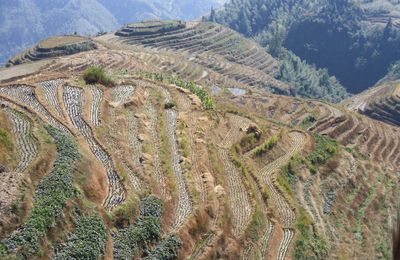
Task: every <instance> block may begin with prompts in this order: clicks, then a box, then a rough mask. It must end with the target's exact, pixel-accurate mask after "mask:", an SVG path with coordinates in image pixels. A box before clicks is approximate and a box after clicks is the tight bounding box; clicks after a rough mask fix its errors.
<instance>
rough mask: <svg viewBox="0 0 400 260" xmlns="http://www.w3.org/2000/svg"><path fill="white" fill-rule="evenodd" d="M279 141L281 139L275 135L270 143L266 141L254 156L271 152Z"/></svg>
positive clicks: (269, 140)
mask: <svg viewBox="0 0 400 260" xmlns="http://www.w3.org/2000/svg"><path fill="white" fill-rule="evenodd" d="M278 141H279V137H278V136H276V135H273V136H272V137H271V138H270V139H268V141H266V142H265V143H264V144H262V145H261V146H259V147H257V149H256V150H255V151H254V154H255V155H257V156H261V155H263V154H264V153H266V152H267V151H269V150H271V149H272V148H273V147H274V146H275V145H276V144H277V143H278Z"/></svg>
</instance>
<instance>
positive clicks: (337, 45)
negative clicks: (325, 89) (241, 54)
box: [207, 0, 400, 93]
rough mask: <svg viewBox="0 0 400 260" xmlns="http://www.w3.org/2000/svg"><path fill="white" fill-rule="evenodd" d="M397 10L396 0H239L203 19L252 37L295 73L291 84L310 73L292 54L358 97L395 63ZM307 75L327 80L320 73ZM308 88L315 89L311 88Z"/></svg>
mask: <svg viewBox="0 0 400 260" xmlns="http://www.w3.org/2000/svg"><path fill="white" fill-rule="evenodd" d="M399 10H400V5H399V2H398V1H397V0H396V1H350V0H311V1H302V0H301V1H293V0H272V1H264V0H239V1H231V2H230V3H227V4H226V5H225V8H224V9H223V10H221V11H218V12H215V11H213V12H212V13H211V15H210V16H209V17H208V18H207V19H209V20H211V21H216V22H218V23H222V24H225V25H228V26H230V27H231V28H233V29H235V30H237V31H239V32H241V33H242V34H244V35H246V36H249V37H255V38H256V39H257V40H258V41H259V42H260V43H261V44H262V45H263V46H265V47H267V48H268V50H269V51H270V53H272V54H273V55H275V56H276V57H279V58H280V59H281V60H283V61H284V62H283V64H284V66H285V68H283V69H284V70H287V69H288V68H289V70H291V74H293V75H296V77H295V78H296V79H297V80H294V83H295V84H298V85H299V84H302V83H301V82H299V80H298V79H299V78H302V77H308V76H307V73H305V72H308V71H310V69H309V66H308V65H307V64H306V63H303V65H302V66H300V67H298V66H295V64H294V63H293V61H294V60H297V59H296V57H295V56H294V55H293V54H292V53H294V54H295V55H297V56H299V57H300V58H301V59H304V60H306V61H307V63H308V64H316V67H317V68H327V69H328V71H329V73H330V74H331V75H334V76H336V77H337V78H338V79H339V81H340V82H341V83H342V85H344V86H345V87H346V88H347V90H348V91H349V92H351V93H358V92H361V91H362V90H364V89H366V88H368V87H371V86H373V85H374V84H375V83H376V82H377V81H378V80H379V79H381V78H382V77H384V76H385V74H386V73H387V71H388V68H389V67H390V65H391V64H392V63H394V62H395V61H397V60H399V59H400V50H399V48H398V47H396V46H399V44H400V32H399V17H400V15H399V13H400V12H399ZM287 50H290V52H288V51H287ZM291 52H292V53H291ZM287 63H289V64H290V65H289V66H287ZM285 64H286V65H285ZM303 67H305V68H307V69H303ZM311 75H315V76H313V78H314V77H315V79H321V78H324V77H327V75H325V72H322V71H321V72H320V73H315V72H314V74H311ZM317 75H320V76H319V77H318V76H317ZM292 78H293V77H292ZM283 79H284V80H285V78H283ZM292 81H293V80H292ZM317 81H318V80H315V82H317ZM333 82H335V81H334V80H333V81H332V84H334V83H333ZM303 85H304V84H303ZM332 86H333V85H332ZM310 88H311V89H313V90H318V87H317V86H314V85H312V84H311V85H310Z"/></svg>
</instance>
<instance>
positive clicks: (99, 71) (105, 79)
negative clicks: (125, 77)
mask: <svg viewBox="0 0 400 260" xmlns="http://www.w3.org/2000/svg"><path fill="white" fill-rule="evenodd" d="M83 79H84V80H85V82H86V84H89V85H93V84H102V85H104V86H113V85H114V82H113V80H112V79H111V78H110V77H109V76H108V75H107V73H106V71H105V70H104V69H103V68H100V67H97V66H91V67H89V68H88V69H87V70H86V71H85V72H84V74H83Z"/></svg>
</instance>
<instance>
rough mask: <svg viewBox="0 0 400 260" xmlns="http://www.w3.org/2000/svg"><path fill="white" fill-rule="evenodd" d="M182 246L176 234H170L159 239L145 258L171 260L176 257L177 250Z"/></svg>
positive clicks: (148, 259) (147, 259)
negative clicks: (161, 239)
mask: <svg viewBox="0 0 400 260" xmlns="http://www.w3.org/2000/svg"><path fill="white" fill-rule="evenodd" d="M181 246H182V241H181V240H180V239H179V237H177V236H176V235H170V236H168V237H167V238H166V239H164V240H163V241H161V242H160V243H159V244H158V245H157V246H156V248H155V249H154V250H152V251H150V252H148V256H147V257H145V258H144V259H145V260H158V259H163V260H173V259H177V258H178V250H179V248H180V247H181Z"/></svg>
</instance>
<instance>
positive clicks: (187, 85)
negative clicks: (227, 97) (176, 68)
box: [140, 72, 215, 110]
mask: <svg viewBox="0 0 400 260" xmlns="http://www.w3.org/2000/svg"><path fill="white" fill-rule="evenodd" d="M140 75H141V76H143V77H145V78H148V79H151V80H155V81H159V82H164V83H168V84H174V85H176V86H178V87H181V88H184V89H188V90H189V91H190V92H192V93H193V94H195V95H196V96H198V97H199V98H200V100H201V102H202V103H203V106H204V108H205V109H207V110H213V109H214V108H215V102H214V99H213V98H212V97H211V95H210V94H209V93H208V91H207V90H206V89H205V88H204V87H202V86H200V85H197V84H196V83H194V82H187V81H183V80H180V79H176V78H174V77H170V76H165V75H163V74H160V73H152V72H142V73H141V74H140Z"/></svg>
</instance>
